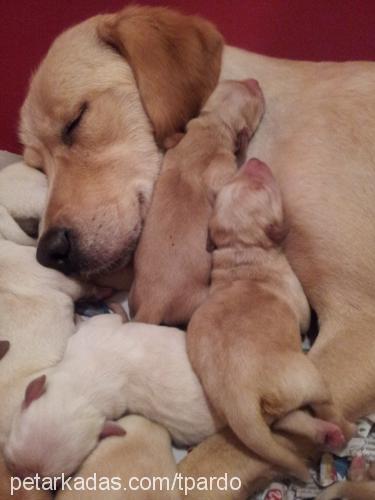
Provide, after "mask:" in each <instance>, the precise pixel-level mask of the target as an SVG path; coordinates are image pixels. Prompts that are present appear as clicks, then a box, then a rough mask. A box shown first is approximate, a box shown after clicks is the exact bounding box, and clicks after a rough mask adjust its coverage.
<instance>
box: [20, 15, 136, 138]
mask: <svg viewBox="0 0 375 500" xmlns="http://www.w3.org/2000/svg"><path fill="white" fill-rule="evenodd" d="M100 17H101V16H96V17H94V18H91V19H88V20H87V21H84V22H83V23H81V24H78V25H76V26H74V27H72V28H70V29H69V30H67V31H65V32H64V33H62V34H61V35H60V36H59V37H57V38H56V40H55V41H54V42H53V44H52V45H51V47H50V49H49V51H48V53H47V55H46V56H45V58H44V59H43V61H42V62H41V64H40V65H39V67H38V69H37V70H36V72H35V73H34V75H33V77H32V79H31V82H30V88H29V92H28V95H27V97H26V99H25V102H24V105H23V107H22V111H21V123H20V132H21V137H22V139H23V142H24V143H26V144H30V142H32V139H33V137H30V136H31V133H30V132H32V135H33V136H34V138H43V136H48V134H49V133H51V131H53V130H54V129H55V128H56V126H60V125H61V123H62V122H64V121H66V120H68V121H69V120H72V119H74V117H75V116H74V115H75V113H76V112H77V110H79V107H80V106H81V105H82V104H83V103H84V102H87V101H89V100H90V99H92V98H95V96H97V95H100V94H101V93H103V92H105V91H106V90H108V89H111V88H115V87H117V86H119V85H122V86H124V85H128V86H129V87H131V88H133V87H134V86H135V80H134V76H133V73H132V70H131V68H130V66H129V65H128V64H127V63H126V61H125V60H124V58H123V57H121V56H120V55H119V54H117V53H116V52H115V51H114V50H113V49H112V48H111V47H109V46H108V45H106V44H105V43H104V42H103V41H101V40H100V39H99V37H98V35H97V33H96V26H97V23H98V20H99V18H100ZM93 61H95V64H93Z"/></svg>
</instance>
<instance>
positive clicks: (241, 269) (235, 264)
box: [210, 246, 310, 332]
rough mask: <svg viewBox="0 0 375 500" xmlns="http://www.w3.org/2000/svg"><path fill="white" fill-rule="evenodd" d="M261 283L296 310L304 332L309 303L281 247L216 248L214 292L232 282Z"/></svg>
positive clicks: (213, 274) (212, 288)
mask: <svg viewBox="0 0 375 500" xmlns="http://www.w3.org/2000/svg"><path fill="white" fill-rule="evenodd" d="M240 281H242V282H247V283H248V284H249V285H250V286H251V287H252V284H253V283H255V282H257V283H262V284H265V285H270V288H271V289H273V290H282V295H283V296H284V298H285V299H286V300H287V301H288V303H289V305H290V307H291V308H292V309H293V310H294V311H295V313H296V315H297V317H298V319H299V324H300V328H301V331H302V332H305V331H307V329H308V327H309V324H310V306H309V304H308V302H307V299H306V297H305V294H304V292H303V289H302V286H301V284H300V282H299V280H298V278H297V276H296V275H295V273H294V272H293V270H292V268H291V267H290V264H289V262H288V260H287V258H286V256H285V254H284V253H283V251H282V249H281V247H278V246H274V247H271V248H267V249H265V248H263V247H259V246H252V247H244V246H242V247H238V248H219V249H217V250H214V252H213V269H212V273H211V289H210V292H211V293H215V292H216V291H219V290H223V289H228V287H229V286H230V284H231V283H233V282H240Z"/></svg>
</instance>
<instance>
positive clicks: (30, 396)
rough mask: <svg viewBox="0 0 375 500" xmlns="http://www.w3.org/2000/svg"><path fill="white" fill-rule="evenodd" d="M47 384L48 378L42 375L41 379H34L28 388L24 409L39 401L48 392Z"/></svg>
mask: <svg viewBox="0 0 375 500" xmlns="http://www.w3.org/2000/svg"><path fill="white" fill-rule="evenodd" d="M46 382H47V377H46V376H45V375H41V376H40V377H38V378H36V379H34V380H33V381H32V382H30V383H29V385H28V386H27V388H26V391H25V398H24V400H23V403H22V409H23V410H25V409H26V408H28V407H29V406H30V405H31V403H32V402H33V401H35V400H36V399H39V398H40V397H41V396H43V394H44V393H45V392H46Z"/></svg>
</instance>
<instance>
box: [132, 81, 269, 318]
mask: <svg viewBox="0 0 375 500" xmlns="http://www.w3.org/2000/svg"><path fill="white" fill-rule="evenodd" d="M263 110H264V100H263V95H262V92H261V90H260V87H259V85H258V83H257V82H256V81H255V80H245V81H243V82H235V81H228V82H223V83H221V84H220V85H219V86H218V87H217V89H216V90H215V92H214V93H213V94H212V96H211V97H210V98H209V99H208V101H207V104H206V105H205V107H204V108H203V112H202V115H201V116H200V117H198V118H196V119H195V120H192V121H191V122H189V124H188V126H187V133H186V135H185V136H184V138H183V139H182V140H181V142H180V143H179V144H178V145H177V147H175V148H174V149H172V150H170V151H168V152H167V154H166V156H165V159H164V163H163V167H162V172H161V175H160V177H159V179H158V181H157V183H156V188H155V191H154V194H153V198H152V204H151V209H150V211H149V213H148V215H147V221H146V224H145V227H144V229H143V232H142V237H141V240H140V242H139V245H138V248H137V251H136V253H135V260H134V266H135V281H134V284H133V287H132V290H131V295H130V307H131V310H132V313H135V315H136V316H135V319H136V320H137V321H141V322H146V323H155V324H159V323H165V324H184V323H187V322H188V321H189V319H190V318H191V315H192V313H193V312H194V310H195V309H196V307H197V306H198V305H199V304H200V303H201V302H202V301H203V299H204V298H205V296H206V294H207V289H208V284H209V277H210V271H211V255H210V253H209V252H208V251H207V249H206V247H207V241H208V219H209V216H210V214H211V206H212V200H213V197H214V195H215V193H216V192H217V191H218V190H219V189H220V187H222V186H223V185H224V184H225V183H226V182H227V181H228V180H229V179H230V178H231V177H232V176H233V175H234V173H235V172H236V170H237V165H236V157H235V153H236V150H237V151H238V149H242V151H240V152H239V153H241V152H242V153H243V152H244V151H246V148H247V144H248V141H249V139H250V137H251V136H252V135H253V133H254V132H255V130H256V128H257V126H258V124H259V121H260V119H261V117H262V114H263Z"/></svg>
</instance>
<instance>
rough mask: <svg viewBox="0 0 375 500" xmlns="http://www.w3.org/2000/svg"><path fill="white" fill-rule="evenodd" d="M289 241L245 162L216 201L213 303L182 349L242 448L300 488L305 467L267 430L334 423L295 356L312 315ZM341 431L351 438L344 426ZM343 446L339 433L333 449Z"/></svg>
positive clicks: (266, 173) (269, 186) (270, 190)
mask: <svg viewBox="0 0 375 500" xmlns="http://www.w3.org/2000/svg"><path fill="white" fill-rule="evenodd" d="M285 232H286V230H285V226H284V221H283V211H282V203H281V195H280V192H279V189H278V186H277V184H276V182H275V180H274V178H273V176H272V174H271V171H270V169H269V168H268V167H267V166H266V165H265V164H264V163H261V162H260V161H258V160H250V161H249V162H248V163H247V164H245V166H243V167H242V168H241V170H240V172H239V174H237V176H236V177H235V178H234V180H233V181H232V182H230V183H229V184H228V185H226V186H225V187H224V188H223V189H222V190H221V191H220V193H219V195H218V197H217V200H216V204H215V208H214V213H213V216H212V218H211V220H210V235H211V238H212V241H213V243H214V245H215V246H216V247H217V250H215V251H214V252H213V271H212V275H211V280H212V281H211V288H210V294H209V296H208V298H207V300H206V301H205V302H204V303H203V304H202V306H201V307H200V308H199V309H198V310H197V311H196V312H195V313H194V315H193V318H192V320H191V322H190V324H189V327H188V335H187V341H188V352H189V357H190V360H191V362H192V365H193V368H194V370H195V371H196V373H197V374H198V376H199V378H200V379H201V381H202V383H203V387H204V389H205V391H206V393H207V396H208V397H209V399H210V401H211V403H212V404H213V406H214V408H215V409H216V411H217V412H218V414H219V415H220V416H222V417H223V418H224V419H225V420H226V421H227V422H228V424H229V426H230V427H231V428H232V429H233V430H234V432H235V433H236V434H237V435H238V437H239V438H240V439H241V441H243V443H244V444H246V445H247V446H248V447H249V448H250V449H251V450H252V451H254V452H255V453H257V454H258V455H259V456H261V457H263V458H265V459H267V460H268V461H270V462H271V463H274V464H277V465H278V466H280V467H282V468H283V469H284V470H287V471H288V472H290V473H292V474H293V475H296V476H297V477H299V478H301V479H306V478H307V477H308V471H307V468H306V466H305V465H304V463H303V462H302V461H301V460H300V459H299V458H297V456H296V455H294V454H293V453H292V452H291V451H290V450H289V449H287V448H284V447H283V446H281V445H280V444H279V443H277V442H276V441H275V439H274V437H273V435H272V432H271V430H270V428H269V425H271V424H272V423H274V422H275V421H276V420H277V419H279V418H280V417H282V416H284V415H287V414H288V413H289V412H292V411H293V410H296V409H298V408H301V407H304V406H307V405H310V406H311V407H312V408H313V410H314V412H315V414H316V415H317V416H318V417H320V418H323V419H324V420H332V421H336V423H337V422H338V421H339V419H337V418H336V415H335V411H334V409H333V407H332V405H331V404H330V394H329V391H328V389H327V387H326V386H325V384H324V381H323V379H322V378H321V377H320V375H319V373H318V371H317V370H316V368H315V367H314V365H313V364H312V363H311V362H310V361H309V360H308V358H307V357H306V356H305V355H304V354H303V353H302V352H301V344H300V342H301V340H300V331H301V330H302V331H304V330H306V329H307V327H308V325H309V319H310V312H309V305H308V303H307V300H306V298H305V295H304V293H303V290H302V287H301V285H300V283H299V281H298V279H297V277H296V276H295V274H294V273H293V271H292V269H291V267H290V265H289V263H288V261H287V259H286V257H285V256H284V254H283V253H282V251H281V247H280V243H281V241H282V239H283V237H284V236H285ZM295 416H296V415H295ZM301 416H303V414H301V413H300V412H299V413H298V418H300V417H301ZM307 418H310V417H307ZM339 423H340V424H342V423H343V422H341V421H339ZM291 429H293V425H291ZM344 430H345V431H346V432H347V433H349V431H350V429H349V426H347V427H345V429H344ZM344 440H345V439H344V436H343V435H342V434H341V433H339V434H336V435H334V436H333V441H334V443H332V444H334V445H335V444H337V445H338V446H339V445H342V444H343V442H344Z"/></svg>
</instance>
